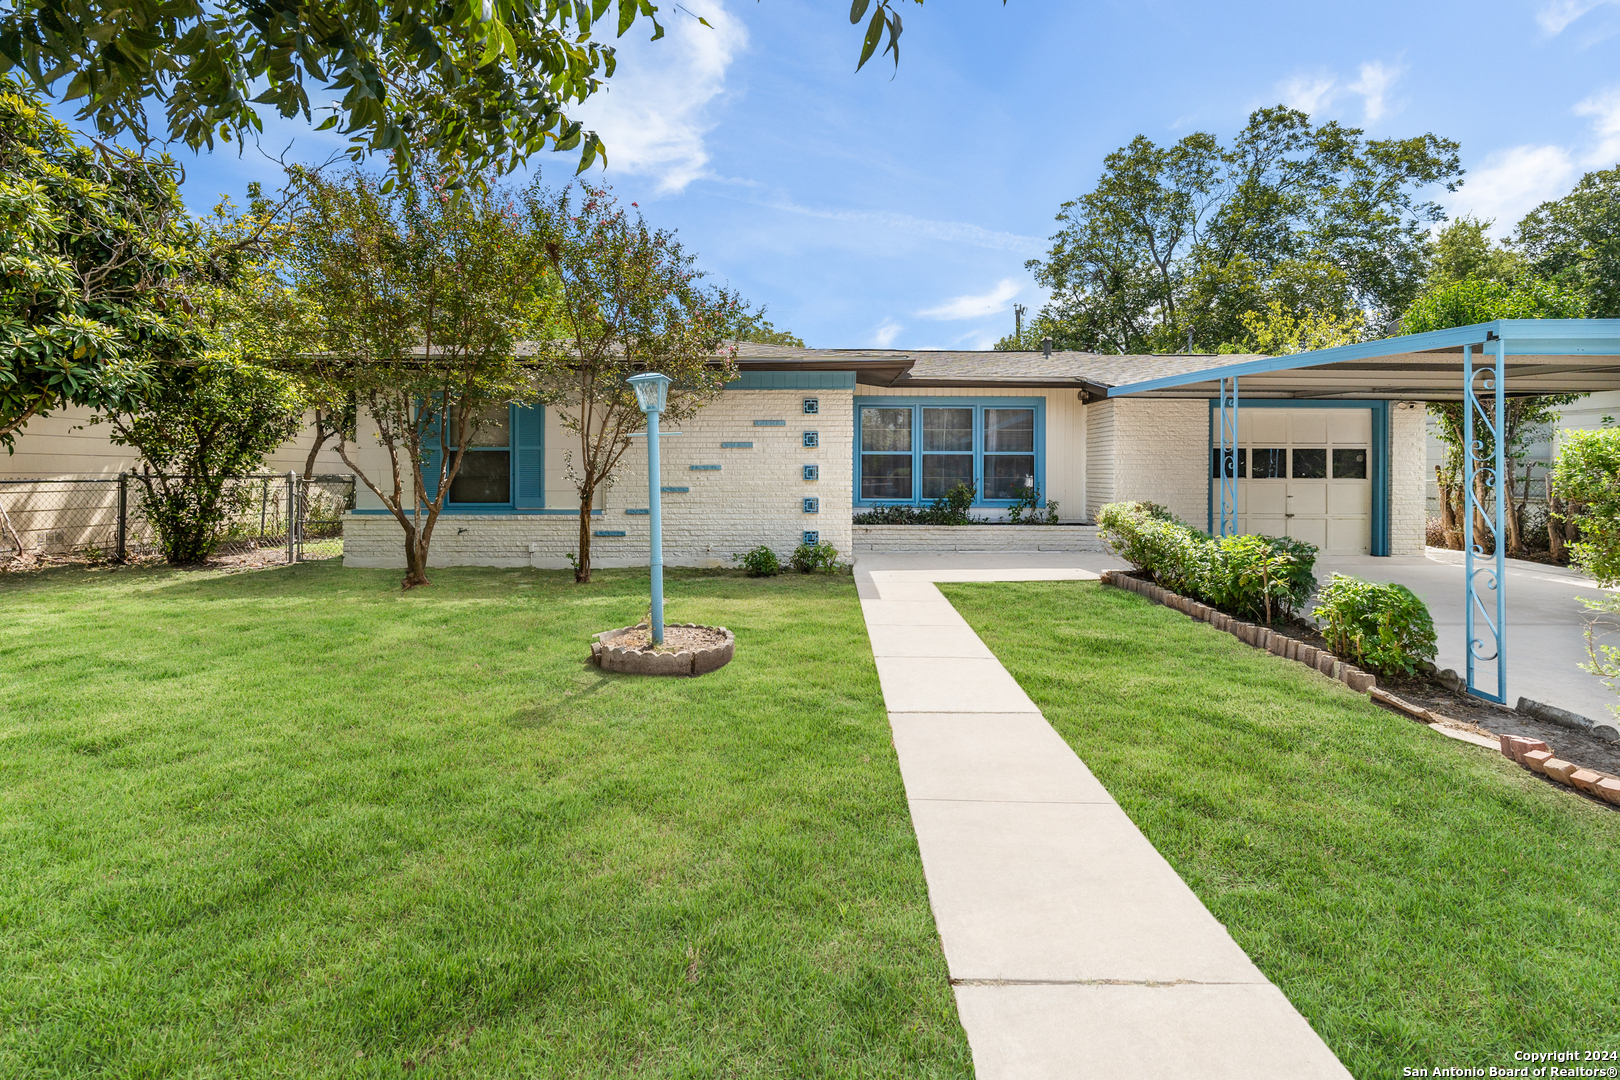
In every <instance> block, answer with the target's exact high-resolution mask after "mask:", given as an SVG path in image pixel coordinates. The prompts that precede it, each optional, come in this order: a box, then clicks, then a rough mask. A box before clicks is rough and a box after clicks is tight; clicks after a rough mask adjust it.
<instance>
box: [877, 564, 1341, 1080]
mask: <svg viewBox="0 0 1620 1080" xmlns="http://www.w3.org/2000/svg"><path fill="white" fill-rule="evenodd" d="M997 561H999V562H1002V563H1005V565H1001V566H997V565H994V563H996V562H997ZM1113 565H1116V563H1115V561H1114V560H1112V559H1111V558H1110V557H1108V556H1106V555H1089V556H1088V555H1083V554H1082V555H1068V556H1059V557H1052V556H1045V557H1041V558H1040V559H1038V560H1037V559H1036V558H1035V557H1022V558H1003V559H1000V560H997V559H995V558H993V557H991V556H978V557H968V558H961V557H957V558H951V557H947V556H939V555H933V556H930V555H920V556H915V557H911V558H906V557H901V556H882V555H868V556H864V557H861V558H859V560H858V562H857V564H856V570H855V573H856V584H857V587H858V589H859V592H860V596H861V608H862V611H863V613H864V614H865V616H866V624H867V632H868V634H869V635H870V637H871V641H872V653H873V656H874V658H875V660H876V663H877V670H878V678H879V680H880V681H881V683H882V687H883V699H884V704H885V705H886V707H887V709H888V713H889V723H890V726H891V728H892V730H893V733H894V744H895V749H896V751H897V752H898V755H899V761H900V771H901V775H902V777H903V778H904V781H905V786H906V798H907V801H908V803H909V806H910V810H911V817H912V823H913V826H914V827H915V829H916V832H917V843H918V847H919V850H920V851H921V854H922V861H923V872H924V875H925V876H926V878H927V881H928V897H929V903H930V905H931V906H932V908H933V911H934V920H935V923H936V924H937V926H938V928H939V935H940V940H941V943H942V945H943V947H944V951H945V959H946V964H947V967H948V968H949V971H950V977H951V982H952V985H953V987H954V988H955V994H956V1003H957V1011H958V1015H959V1016H960V1018H961V1021H962V1026H963V1028H964V1029H965V1030H966V1032H967V1036H968V1042H969V1044H970V1045H971V1047H972V1050H973V1061H974V1067H975V1071H976V1073H977V1075H978V1077H979V1078H980V1080H1013V1078H1016V1080H1047V1078H1050V1080H1058V1078H1062V1080H1070V1078H1074V1077H1138V1076H1149V1075H1162V1076H1177V1077H1182V1078H1187V1080H1199V1078H1227V1077H1231V1078H1233V1080H1237V1078H1240V1077H1241V1078H1245V1080H1252V1078H1267V1077H1276V1078H1278V1080H1281V1078H1284V1077H1286V1078H1289V1080H1300V1078H1314V1077H1322V1078H1328V1077H1332V1078H1335V1080H1342V1078H1346V1077H1348V1076H1349V1075H1350V1074H1349V1072H1348V1071H1346V1070H1345V1068H1344V1067H1343V1066H1342V1065H1341V1064H1340V1063H1339V1061H1338V1060H1337V1059H1336V1058H1335V1057H1334V1056H1333V1054H1332V1052H1331V1051H1329V1050H1328V1048H1327V1046H1326V1044H1324V1043H1323V1042H1322V1040H1321V1038H1320V1037H1319V1036H1318V1035H1317V1034H1316V1032H1315V1031H1313V1030H1312V1029H1311V1026H1310V1025H1309V1024H1308V1023H1307V1022H1306V1021H1305V1018H1304V1017H1302V1016H1301V1015H1300V1014H1299V1012H1298V1011H1297V1010H1296V1009H1294V1007H1293V1006H1292V1005H1291V1004H1290V1003H1289V1002H1288V1000H1287V999H1286V998H1285V997H1283V995H1282V993H1281V992H1280V991H1279V990H1278V989H1277V988H1276V987H1275V986H1273V985H1272V984H1271V983H1270V981H1269V980H1267V979H1266V977H1265V976H1264V975H1263V974H1261V972H1260V971H1259V969H1258V968H1256V967H1255V966H1254V964H1253V963H1252V962H1251V961H1250V960H1249V958H1248V957H1247V956H1246V955H1244V953H1243V950H1242V949H1240V948H1238V946H1237V944H1236V942H1234V941H1233V940H1232V938H1231V936H1230V935H1229V934H1228V933H1227V932H1226V929H1225V927H1223V926H1222V925H1221V924H1220V923H1219V922H1218V921H1216V919H1215V917H1214V916H1213V915H1211V914H1210V913H1209V911H1208V909H1206V908H1205V907H1204V905H1203V904H1202V903H1201V902H1200V901H1199V900H1198V898H1197V896H1195V895H1194V894H1193V892H1192V890H1191V889H1189V888H1188V887H1187V885H1186V883H1185V882H1183V881H1182V880H1181V878H1180V877H1178V876H1177V875H1176V872H1175V871H1174V870H1173V869H1172V868H1171V867H1170V864H1169V863H1167V862H1166V861H1165V860H1164V858H1163V857H1162V856H1161V855H1160V854H1159V853H1158V852H1157V851H1156V850H1155V849H1154V848H1153V845H1152V844H1150V843H1149V842H1148V840H1147V838H1146V837H1144V836H1143V835H1142V833H1141V831H1140V830H1138V829H1137V828H1136V826H1135V824H1133V823H1132V822H1131V820H1130V818H1129V817H1127V816H1126V814H1125V812H1124V811H1123V810H1121V809H1120V807H1119V805H1118V804H1117V803H1116V802H1115V801H1114V799H1113V798H1112V797H1111V796H1110V795H1109V794H1108V792H1107V791H1106V790H1104V788H1103V787H1102V785H1101V784H1099V783H1098V782H1097V780H1096V779H1095V778H1094V777H1093V776H1092V775H1091V772H1090V771H1089V770H1088V769H1087V768H1086V766H1085V764H1084V763H1083V762H1082V761H1081V760H1080V759H1079V757H1077V756H1076V755H1075V753H1074V751H1073V749H1071V748H1070V747H1069V745H1068V744H1067V743H1066V742H1064V741H1063V738H1062V737H1061V736H1060V735H1058V733H1057V732H1056V731H1054V730H1053V729H1052V726H1051V725H1050V724H1048V723H1047V722H1046V719H1045V718H1044V717H1043V716H1042V715H1041V713H1040V710H1039V709H1037V708H1036V707H1035V704H1034V702H1032V701H1031V700H1030V699H1029V697H1028V695H1026V694H1025V693H1024V691H1023V690H1022V688H1020V687H1019V685H1018V684H1017V682H1016V681H1015V680H1014V679H1013V678H1012V676H1011V675H1010V674H1009V673H1008V672H1007V670H1006V669H1005V668H1004V667H1002V665H1001V663H1000V662H999V661H998V660H997V659H996V658H995V656H994V655H993V654H992V653H991V652H990V650H989V649H988V648H987V647H986V646H985V644H984V642H982V641H981V640H980V639H979V637H978V635H977V634H975V633H974V632H973V630H972V628H971V627H969V626H968V624H967V622H966V621H965V620H964V619H963V618H962V617H961V616H960V615H959V614H957V612H956V609H955V608H954V607H952V606H951V604H950V603H949V602H948V601H947V600H946V599H945V598H944V596H943V595H942V594H941V593H940V591H939V590H938V589H937V588H935V587H934V584H933V583H934V582H935V581H951V580H954V581H996V580H1043V579H1067V580H1077V579H1095V578H1096V577H1098V573H1097V571H1100V570H1102V569H1105V568H1109V567H1111V566H1113Z"/></svg>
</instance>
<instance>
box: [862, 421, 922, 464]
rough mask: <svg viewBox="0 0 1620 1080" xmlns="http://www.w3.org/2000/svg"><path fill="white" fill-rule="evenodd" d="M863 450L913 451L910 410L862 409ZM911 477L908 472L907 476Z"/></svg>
mask: <svg viewBox="0 0 1620 1080" xmlns="http://www.w3.org/2000/svg"><path fill="white" fill-rule="evenodd" d="M861 449H862V450H864V451H878V452H883V451H891V452H894V451H904V452H906V453H910V451H911V410H910V409H862V410H861ZM906 475H907V476H910V475H911V474H910V473H909V472H908V473H907V474H906Z"/></svg>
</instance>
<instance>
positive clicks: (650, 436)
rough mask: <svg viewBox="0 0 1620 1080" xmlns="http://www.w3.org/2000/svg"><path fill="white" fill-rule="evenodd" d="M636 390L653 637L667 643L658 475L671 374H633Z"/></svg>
mask: <svg viewBox="0 0 1620 1080" xmlns="http://www.w3.org/2000/svg"><path fill="white" fill-rule="evenodd" d="M626 381H627V382H628V383H629V384H630V386H631V388H632V389H633V390H635V392H636V404H637V405H640V406H641V411H642V412H644V413H646V414H647V513H648V516H649V518H650V520H651V523H652V527H651V529H650V532H651V539H652V560H651V564H650V568H651V570H652V639H653V644H654V645H662V644H663V643H664V514H663V500H662V499H661V498H660V496H661V495H662V494H663V492H662V490H661V483H660V481H659V476H658V414H659V413H661V412H663V411H664V400H665V396H666V395H667V394H668V393H669V384H670V378H669V376H668V375H660V374H659V373H657V372H656V371H648V372H644V373H643V374H640V375H632V376H630V378H629V379H627V380H626Z"/></svg>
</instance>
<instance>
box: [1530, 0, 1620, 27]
mask: <svg viewBox="0 0 1620 1080" xmlns="http://www.w3.org/2000/svg"><path fill="white" fill-rule="evenodd" d="M1613 2H1614V0H1552V2H1551V3H1548V4H1545V5H1543V6H1542V8H1541V10H1540V11H1538V12H1537V13H1536V22H1538V23H1540V24H1541V28H1542V29H1543V30H1545V31H1546V32H1547V33H1548V34H1562V33H1563V32H1564V30H1565V29H1566V28H1567V27H1568V26H1569V24H1570V23H1572V22H1574V21H1575V20H1576V19H1579V18H1580V17H1581V16H1582V15H1585V14H1586V13H1587V12H1588V11H1591V10H1592V9H1593V8H1599V7H1602V6H1603V5H1604V4H1606V3H1613Z"/></svg>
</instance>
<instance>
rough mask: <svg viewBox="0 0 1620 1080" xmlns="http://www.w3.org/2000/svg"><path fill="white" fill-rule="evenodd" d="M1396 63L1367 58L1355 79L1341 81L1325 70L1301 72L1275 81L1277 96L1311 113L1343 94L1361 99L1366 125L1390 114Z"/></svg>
mask: <svg viewBox="0 0 1620 1080" xmlns="http://www.w3.org/2000/svg"><path fill="white" fill-rule="evenodd" d="M1401 71H1402V69H1401V68H1400V67H1399V66H1398V65H1394V64H1385V63H1384V62H1383V61H1382V60H1369V61H1367V62H1366V63H1364V64H1362V65H1361V69H1360V71H1359V72H1358V77H1357V79H1356V81H1355V82H1352V83H1345V82H1341V81H1340V79H1339V77H1338V76H1337V75H1334V74H1332V73H1331V72H1326V71H1317V72H1311V73H1301V74H1298V75H1294V76H1292V77H1291V78H1288V79H1285V80H1283V81H1282V82H1280V83H1278V84H1277V95H1278V97H1279V98H1281V100H1282V103H1283V104H1284V105H1287V106H1288V107H1289V108H1291V109H1298V110H1299V111H1300V112H1302V113H1305V114H1307V115H1311V116H1314V115H1316V113H1318V112H1322V111H1326V110H1328V109H1331V108H1332V107H1333V103H1334V102H1336V101H1338V100H1339V99H1340V98H1342V97H1343V96H1344V95H1345V94H1347V93H1350V94H1356V95H1358V96H1359V97H1360V98H1361V106H1362V118H1363V119H1364V120H1365V121H1366V122H1367V123H1369V124H1374V123H1377V122H1378V121H1379V120H1382V119H1383V118H1384V117H1385V116H1387V115H1389V111H1390V103H1389V92H1390V90H1391V89H1392V88H1393V87H1394V86H1395V82H1396V80H1397V79H1399V78H1400V77H1401Z"/></svg>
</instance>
